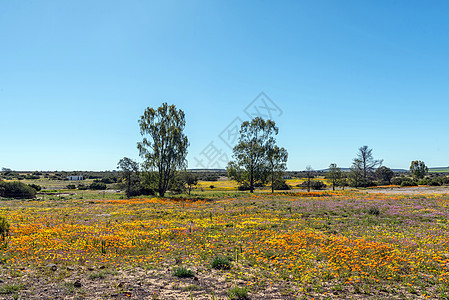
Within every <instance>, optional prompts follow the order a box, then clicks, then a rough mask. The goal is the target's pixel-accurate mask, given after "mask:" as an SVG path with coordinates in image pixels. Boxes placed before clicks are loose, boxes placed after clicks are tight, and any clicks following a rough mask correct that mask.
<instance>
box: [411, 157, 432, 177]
mask: <svg viewBox="0 0 449 300" xmlns="http://www.w3.org/2000/svg"><path fill="white" fill-rule="evenodd" d="M428 172H429V168H428V167H427V166H426V164H425V163H424V162H423V161H420V160H414V161H412V163H411V164H410V173H412V176H413V178H415V179H423V178H424V176H426V174H427V173H428Z"/></svg>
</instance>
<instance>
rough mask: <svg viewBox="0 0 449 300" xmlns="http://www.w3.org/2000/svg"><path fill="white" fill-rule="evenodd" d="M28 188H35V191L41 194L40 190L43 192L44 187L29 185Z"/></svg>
mask: <svg viewBox="0 0 449 300" xmlns="http://www.w3.org/2000/svg"><path fill="white" fill-rule="evenodd" d="M28 186H29V187H31V188H33V189H35V190H36V192H39V191H40V190H42V187H41V186H40V185H37V184H34V183H32V184H28Z"/></svg>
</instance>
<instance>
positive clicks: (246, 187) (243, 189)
mask: <svg viewBox="0 0 449 300" xmlns="http://www.w3.org/2000/svg"><path fill="white" fill-rule="evenodd" d="M237 189H238V190H239V191H249V190H250V187H249V184H247V183H244V184H242V185H239V186H238V188H237Z"/></svg>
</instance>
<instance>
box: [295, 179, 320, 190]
mask: <svg viewBox="0 0 449 300" xmlns="http://www.w3.org/2000/svg"><path fill="white" fill-rule="evenodd" d="M297 186H298V187H301V188H303V189H308V190H309V191H310V190H311V189H312V190H323V189H325V188H326V187H327V186H326V184H325V183H324V182H322V181H320V180H310V182H309V181H304V182H302V183H301V184H298V185H297Z"/></svg>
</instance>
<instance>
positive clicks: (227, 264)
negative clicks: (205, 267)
mask: <svg viewBox="0 0 449 300" xmlns="http://www.w3.org/2000/svg"><path fill="white" fill-rule="evenodd" d="M210 265H211V267H212V268H214V269H217V270H229V269H230V268H231V261H230V260H229V259H228V258H227V257H221V256H216V257H214V259H212V261H211V263H210Z"/></svg>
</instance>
